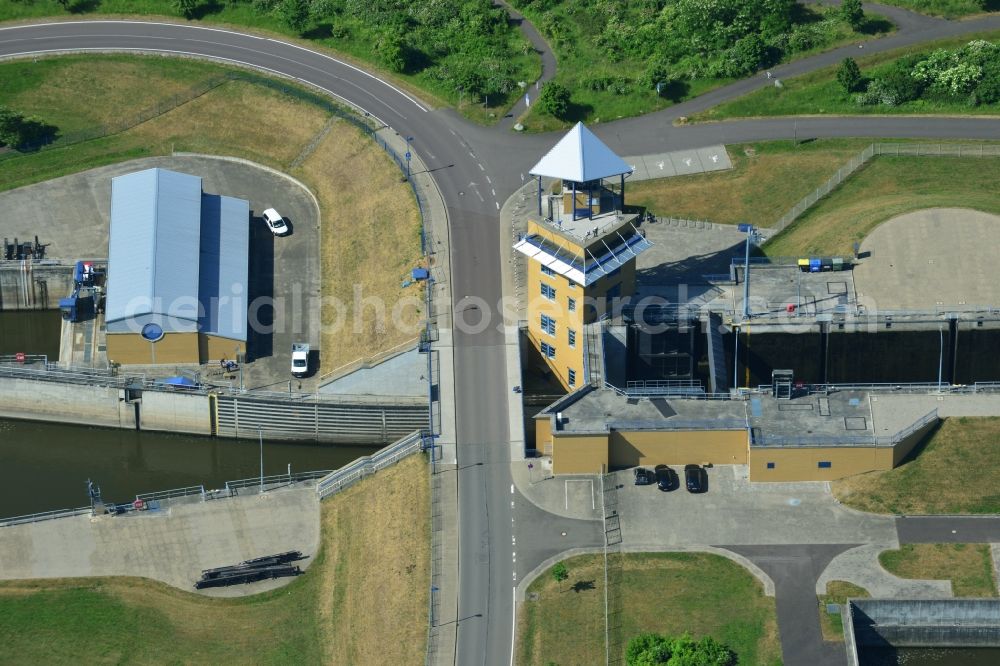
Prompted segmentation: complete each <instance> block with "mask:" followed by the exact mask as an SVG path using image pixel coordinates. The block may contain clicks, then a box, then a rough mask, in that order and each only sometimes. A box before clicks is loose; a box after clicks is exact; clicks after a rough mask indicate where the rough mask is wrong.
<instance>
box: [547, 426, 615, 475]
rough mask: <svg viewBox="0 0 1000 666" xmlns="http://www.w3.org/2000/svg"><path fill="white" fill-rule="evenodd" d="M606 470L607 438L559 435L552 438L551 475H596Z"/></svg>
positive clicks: (605, 436)
mask: <svg viewBox="0 0 1000 666" xmlns="http://www.w3.org/2000/svg"><path fill="white" fill-rule="evenodd" d="M607 468H608V436H607V435H606V434H595V435H560V436H557V437H553V438H552V473H553V474H598V473H601V472H604V471H605V470H607Z"/></svg>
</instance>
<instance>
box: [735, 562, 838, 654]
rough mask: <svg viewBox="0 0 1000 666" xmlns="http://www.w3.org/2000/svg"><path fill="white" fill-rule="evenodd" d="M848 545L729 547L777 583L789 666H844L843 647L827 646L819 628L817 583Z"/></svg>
mask: <svg viewBox="0 0 1000 666" xmlns="http://www.w3.org/2000/svg"><path fill="white" fill-rule="evenodd" d="M849 547H850V546H846V545H827V544H814V545H786V546H737V547H727V548H728V550H732V551H733V552H735V553H739V554H740V555H743V556H744V557H746V558H748V559H749V560H750V561H752V562H753V563H754V564H756V565H757V566H759V567H760V568H761V569H763V570H764V572H765V573H767V574H768V575H769V576H770V577H771V579H772V580H773V581H774V586H775V601H776V603H777V610H778V633H779V634H780V636H781V651H782V657H783V660H784V663H785V664H788V666H805V665H808V666H826V665H828V664H829V665H830V666H833V665H836V666H841V664H843V663H844V659H845V653H844V649H845V648H844V645H843V643H827V642H825V641H824V640H823V637H822V634H821V633H820V628H819V604H818V602H817V600H816V592H815V581H816V579H817V577H818V576H819V575H820V574H821V573H822V571H823V570H824V569H825V568H826V567H827V564H828V563H829V562H830V560H832V559H833V558H834V557H836V556H837V555H839V554H840V553H842V552H843V551H844V550H846V549H847V548H849Z"/></svg>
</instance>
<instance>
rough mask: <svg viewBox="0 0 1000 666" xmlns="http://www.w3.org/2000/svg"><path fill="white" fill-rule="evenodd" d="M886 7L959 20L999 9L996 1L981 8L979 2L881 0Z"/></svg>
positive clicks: (968, 0) (999, 4) (964, 0)
mask: <svg viewBox="0 0 1000 666" xmlns="http://www.w3.org/2000/svg"><path fill="white" fill-rule="evenodd" d="M882 2H884V3H885V4H887V5H895V6H897V7H902V8H903V9H910V10H912V11H915V12H920V13H921V14H928V15H929V16H941V17H944V18H949V19H953V18H961V17H963V16H973V15H975V14H982V13H984V12H993V11H996V10H997V9H1000V3H998V2H996V0H986V6H985V7H983V4H982V2H980V1H979V0H882Z"/></svg>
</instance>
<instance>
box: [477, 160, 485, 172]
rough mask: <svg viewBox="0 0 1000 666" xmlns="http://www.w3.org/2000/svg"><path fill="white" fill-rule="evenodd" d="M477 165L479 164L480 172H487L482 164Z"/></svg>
mask: <svg viewBox="0 0 1000 666" xmlns="http://www.w3.org/2000/svg"><path fill="white" fill-rule="evenodd" d="M476 164H478V165H479V170H480V171H486V169H485V168H484V167H483V165H482V163H481V162H476Z"/></svg>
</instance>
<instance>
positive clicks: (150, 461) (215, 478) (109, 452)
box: [0, 419, 378, 517]
mask: <svg viewBox="0 0 1000 666" xmlns="http://www.w3.org/2000/svg"><path fill="white" fill-rule="evenodd" d="M376 450H378V447H372V446H330V445H317V444H289V443H285V442H267V441H265V442H264V474H265V475H270V474H284V473H285V472H286V471H287V469H288V465H289V464H291V466H292V472H293V473H294V472H306V471H312V470H320V469H337V468H338V467H342V466H344V465H346V464H347V463H349V462H351V461H352V460H354V459H355V458H358V457H360V456H365V455H370V454H371V453H373V452H374V451H376ZM259 474H260V448H259V446H258V443H257V441H256V440H232V439H216V438H210V437H196V436H188V435H172V434H166V433H153V432H136V431H134V430H117V429H109V428H88V427H84V426H70V425H58V424H50V423H38V422H33V421H13V420H2V419H0V517H11V516H18V515H23V514H27V513H36V512H40V511H49V510H54V509H68V508H74V507H79V506H86V505H87V503H88V500H87V493H86V482H87V479H93V480H94V481H95V482H96V483H97V484H98V485H99V486H100V487H101V490H102V492H103V496H104V499H105V500H106V501H115V502H127V501H130V500H132V499H134V497H135V495H136V493H147V492H154V491H158V490H170V489H172V488H181V487H185V486H194V485H201V484H204V486H205V488H206V489H208V488H220V487H222V486H223V485H224V484H225V482H226V481H231V480H235V479H246V478H250V477H256V476H258V475H259Z"/></svg>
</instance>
